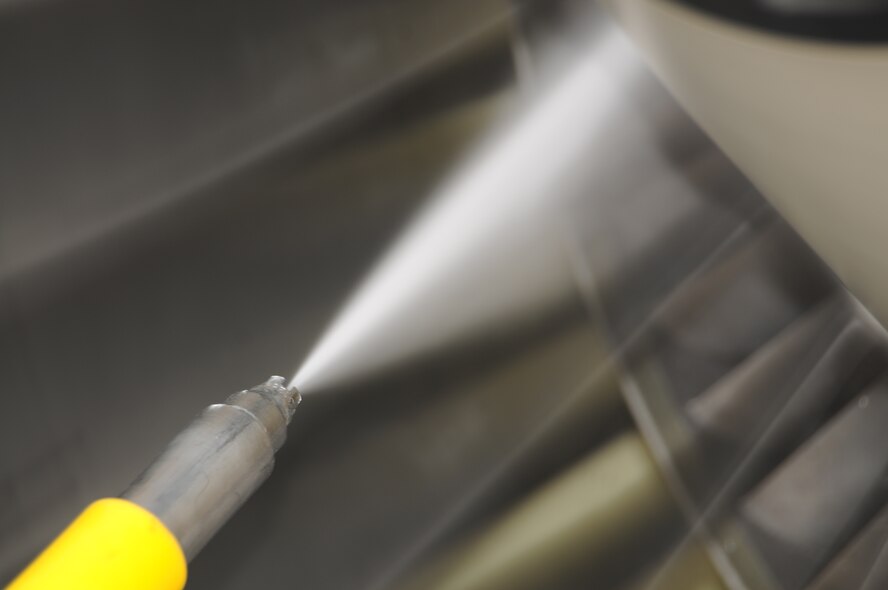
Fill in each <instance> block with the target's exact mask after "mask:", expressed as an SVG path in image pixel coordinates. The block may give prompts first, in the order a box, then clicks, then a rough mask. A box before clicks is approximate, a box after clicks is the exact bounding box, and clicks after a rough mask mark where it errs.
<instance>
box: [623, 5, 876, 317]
mask: <svg viewBox="0 0 888 590" xmlns="http://www.w3.org/2000/svg"><path fill="white" fill-rule="evenodd" d="M608 4H609V7H610V8H611V10H612V11H613V12H614V13H616V14H617V16H618V18H619V19H620V20H621V22H622V23H623V24H624V26H625V28H626V29H627V30H628V31H629V32H630V34H631V35H632V36H633V37H634V38H635V40H636V41H637V42H638V44H639V45H640V46H641V47H642V49H643V51H644V53H645V54H646V56H647V58H648V60H649V61H650V63H651V65H652V67H653V68H654V69H655V70H656V71H657V73H658V75H659V76H660V77H661V78H662V79H663V81H664V82H665V83H666V85H667V86H668V87H669V88H670V90H671V91H672V92H673V93H674V94H675V96H676V97H677V98H678V99H679V101H680V102H681V103H682V104H683V105H684V106H685V108H687V109H688V111H689V112H690V114H691V115H692V116H693V117H694V118H695V119H696V120H697V122H698V123H699V124H700V125H701V126H702V127H703V128H704V129H705V130H706V131H707V132H708V133H709V134H710V135H711V136H712V138H713V139H714V140H715V141H716V142H717V143H718V144H719V145H720V146H721V147H722V149H724V151H725V152H726V153H727V154H728V156H730V157H731V158H732V159H733V160H734V162H735V163H736V164H737V165H738V166H739V167H740V168H741V169H742V170H743V171H744V172H745V173H746V174H747V175H748V176H749V177H750V179H751V180H752V181H753V182H754V183H755V184H756V185H757V186H758V188H759V189H760V190H761V191H762V192H763V193H764V194H765V195H766V196H767V197H768V198H769V199H770V200H771V202H772V203H773V204H774V205H775V206H776V207H777V209H778V210H779V211H780V212H781V213H782V214H783V215H784V216H785V217H786V218H787V219H788V220H789V221H790V223H792V224H793V225H794V227H795V228H796V229H797V230H798V231H799V233H801V234H802V236H803V237H804V238H805V239H806V240H807V241H808V243H809V244H811V246H812V247H813V248H814V249H815V250H816V251H817V252H818V253H819V254H820V256H821V257H822V258H823V259H824V260H825V261H826V262H827V263H828V264H829V265H830V267H832V269H833V270H834V271H835V272H836V274H838V275H839V277H840V278H841V279H842V280H843V281H844V282H845V283H846V285H847V286H848V287H849V288H850V289H851V291H853V292H854V293H855V294H856V295H857V296H858V298H860V300H861V301H862V302H863V304H864V305H865V306H866V307H867V308H869V309H870V310H871V311H872V312H873V313H874V314H875V315H876V316H877V317H878V318H879V320H880V321H881V322H882V323H883V325H888V45H886V46H881V47H879V46H852V45H841V44H831V43H822V42H814V41H807V40H800V39H791V38H788V37H787V38H784V37H778V36H776V35H770V34H766V33H758V32H755V31H753V30H751V29H746V28H741V27H737V26H734V25H731V24H728V23H726V21H723V20H720V19H715V18H711V17H708V16H704V15H702V14H700V13H697V12H694V11H691V10H688V9H685V8H682V7H680V6H678V5H676V4H673V3H671V2H666V1H663V0H612V1H610V2H608Z"/></svg>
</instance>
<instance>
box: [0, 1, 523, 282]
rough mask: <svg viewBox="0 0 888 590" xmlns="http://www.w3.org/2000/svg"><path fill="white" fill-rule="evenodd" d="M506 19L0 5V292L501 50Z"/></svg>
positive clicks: (357, 11)
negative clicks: (459, 63)
mask: <svg viewBox="0 0 888 590" xmlns="http://www.w3.org/2000/svg"><path fill="white" fill-rule="evenodd" d="M509 12H510V11H509V7H508V6H507V4H506V3H505V2H504V1H503V0H482V1H476V0H456V1H453V2H445V3H441V2H429V1H422V2H415V1H404V0H374V1H366V0H348V1H343V2H328V1H325V0H298V1H294V2H288V1H286V0H259V1H244V0H225V1H222V2H211V1H204V0H197V1H194V2H188V3H185V4H183V3H181V2H176V1H172V0H161V1H155V0H135V1H131V2H117V1H114V0H76V1H60V0H47V1H40V2H29V1H19V0H12V1H6V2H4V3H3V4H2V6H0V79H2V80H3V91H2V92H0V129H2V130H3V137H2V141H0V197H2V214H0V279H3V278H4V277H5V276H7V275H9V274H10V273H11V272H13V271H14V270H16V269H22V268H26V267H28V266H30V265H32V264H35V263H38V262H40V261H43V260H46V259H48V258H52V257H55V256H58V255H59V254H60V253H62V252H64V251H65V250H66V249H69V248H70V247H72V246H74V245H76V244H79V243H82V242H84V241H88V240H90V239H95V238H96V237H97V236H100V235H102V234H103V233H105V232H108V231H110V230H112V229H114V228H116V227H119V226H121V225H124V224H127V223H131V222H133V221H134V220H136V219H139V218H141V217H144V216H145V215H148V214H150V213H152V212H154V211H156V210H157V209H158V208H160V207H162V206H163V205H165V204H168V203H170V202H172V201H175V200H177V199H182V198H185V197H189V196H192V195H193V194H194V193H195V192H196V191H198V190H200V189H203V188H206V187H207V186H208V185H211V184H213V183H218V182H219V181H220V180H222V179H225V178H226V177H228V176H230V175H231V174H232V173H233V172H235V171H239V170H241V169H243V168H244V167H247V166H249V165H251V164H253V163H255V162H257V161H259V160H262V159H263V158H266V157H268V156H269V155H271V154H272V153H274V152H275V151H278V150H280V149H281V148H283V147H287V146H292V145H293V144H297V143H300V142H304V141H306V140H307V139H309V138H310V137H311V136H313V135H315V136H316V135H317V133H318V132H320V131H323V130H325V129H328V128H329V126H330V124H331V123H332V122H334V121H336V120H340V119H342V118H343V117H346V116H348V115H349V114H353V113H355V112H356V111H359V110H360V109H361V108H363V107H365V106H367V104H368V103H372V102H373V101H378V100H379V99H380V98H382V97H383V96H385V95H386V93H391V91H392V90H393V88H395V87H397V86H398V85H399V84H400V83H403V82H404V81H405V80H408V79H410V78H413V77H416V76H417V75H421V74H423V73H424V72H425V71H426V70H427V69H429V68H430V67H433V66H435V65H436V64H440V63H442V62H444V61H447V60H452V59H453V58H454V57H455V56H456V55H458V54H459V53H460V52H463V53H465V52H471V51H473V50H474V49H476V48H477V47H478V46H479V45H483V44H484V43H490V41H491V39H492V38H497V37H498V38H500V39H502V38H503V35H504V34H505V31H506V30H507V26H508V19H509ZM500 42H502V41H500Z"/></svg>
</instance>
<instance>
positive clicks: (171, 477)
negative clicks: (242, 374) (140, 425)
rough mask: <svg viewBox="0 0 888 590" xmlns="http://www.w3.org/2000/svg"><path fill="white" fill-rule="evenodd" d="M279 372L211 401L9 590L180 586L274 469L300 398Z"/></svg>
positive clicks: (163, 589) (172, 589)
mask: <svg viewBox="0 0 888 590" xmlns="http://www.w3.org/2000/svg"><path fill="white" fill-rule="evenodd" d="M285 383H286V382H285V380H284V378H283V377H272V378H270V379H269V380H268V381H266V382H265V383H263V384H261V385H257V386H255V387H252V388H250V389H247V390H245V391H241V392H238V393H235V394H234V395H231V396H230V397H229V398H228V399H226V400H225V402H224V403H221V404H213V405H211V406H209V407H208V408H206V409H204V411H203V412H201V414H200V415H199V416H198V417H197V418H196V419H195V420H194V421H193V422H192V423H191V424H189V425H188V426H187V427H186V428H185V430H183V431H182V432H180V433H179V435H178V436H177V437H176V438H174V439H173V441H172V442H171V443H170V444H169V445H168V446H167V448H166V449H165V450H164V451H163V453H161V455H160V456H159V457H158V458H157V459H156V460H155V461H154V463H153V464H152V465H151V466H150V467H149V468H148V469H147V470H146V471H145V472H144V473H143V474H142V475H141V476H139V478H138V479H136V481H135V482H133V484H132V485H131V486H130V487H129V489H127V490H126V492H124V493H123V495H122V496H121V497H120V498H104V499H101V500H98V501H96V502H93V503H92V504H90V505H89V506H88V507H87V508H86V510H84V511H83V512H82V513H81V514H80V516H78V517H77V518H76V519H75V520H74V521H73V522H72V523H71V524H70V525H69V526H68V528H66V529H65V530H64V531H63V532H62V533H61V534H60V535H59V536H58V537H57V538H56V539H55V541H53V542H52V543H51V544H50V545H49V546H48V547H47V548H46V549H45V550H44V551H43V552H42V553H41V554H40V555H38V556H37V558H36V559H35V560H34V561H33V562H32V563H31V565H29V566H28V567H27V568H26V569H25V570H24V571H23V572H22V573H21V574H20V575H19V576H18V577H17V578H16V579H15V580H13V582H12V584H11V585H10V586H9V589H8V590H38V589H39V590H47V589H54V588H66V589H69V590H87V589H89V590H111V589H114V590H119V589H121V588H125V589H127V590H181V588H183V587H184V586H185V579H186V577H187V563H188V561H190V560H191V559H192V558H193V557H194V556H195V555H197V553H198V552H199V551H200V550H201V549H202V548H203V546H204V545H205V544H206V543H207V541H209V540H210V538H211V537H212V536H213V535H214V534H215V533H216V531H218V530H219V528H220V527H221V526H222V525H223V524H225V522H226V521H227V520H228V519H229V518H230V517H231V516H232V515H233V514H234V513H235V512H236V511H237V509H238V508H240V506H241V505H242V504H243V503H244V502H245V501H246V499H247V498H249V497H250V495H251V494H252V493H253V492H254V491H256V489H257V488H258V487H259V486H260V485H261V484H262V482H264V481H265V479H266V478H267V477H268V475H269V474H270V473H271V470H272V467H273V466H274V454H275V452H277V450H278V449H280V447H281V445H282V444H283V443H284V440H285V439H286V437H287V425H288V424H289V423H290V419H291V418H292V417H293V413H294V412H295V410H296V406H297V405H299V402H300V401H301V397H300V395H299V391H298V390H297V389H296V388H295V387H288V386H287V385H286V384H285Z"/></svg>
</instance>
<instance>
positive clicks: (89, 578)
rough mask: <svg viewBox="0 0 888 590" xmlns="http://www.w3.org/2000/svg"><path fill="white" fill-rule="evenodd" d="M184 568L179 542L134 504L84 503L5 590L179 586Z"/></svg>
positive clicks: (172, 589)
mask: <svg viewBox="0 0 888 590" xmlns="http://www.w3.org/2000/svg"><path fill="white" fill-rule="evenodd" d="M187 571H188V566H187V563H186V561H185V555H184V554H183V553H182V549H181V548H180V547H179V542H178V541H176V538H175V537H174V536H173V534H172V533H170V531H169V530H167V528H166V527H165V526H164V524H163V523H162V522H161V521H160V520H159V519H158V518H157V517H156V516H154V515H153V514H151V513H150V512H149V511H147V510H145V509H144V508H142V507H141V506H139V505H138V504H133V503H132V502H129V501H127V500H121V499H119V498H106V499H104V500H98V501H97V502H93V503H92V504H90V505H89V506H88V507H87V508H86V510H84V511H83V512H82V513H81V514H80V516H78V517H77V519H76V520H74V522H72V523H71V524H70V525H69V526H68V528H66V529H65V530H64V531H63V532H62V534H61V535H59V536H58V537H57V538H56V540H55V541H53V542H52V544H51V545H50V546H49V547H47V548H46V550H44V551H43V553H41V554H40V555H39V556H37V558H36V559H35V560H34V561H33V562H32V563H31V565H29V566H28V567H27V569H25V571H23V572H22V573H21V574H19V576H18V577H17V578H16V579H15V580H13V581H12V584H11V585H10V586H9V587H8V590H56V589H62V588H64V589H65V590H112V589H113V590H181V589H182V588H183V587H184V586H185V578H186V577H187Z"/></svg>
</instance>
